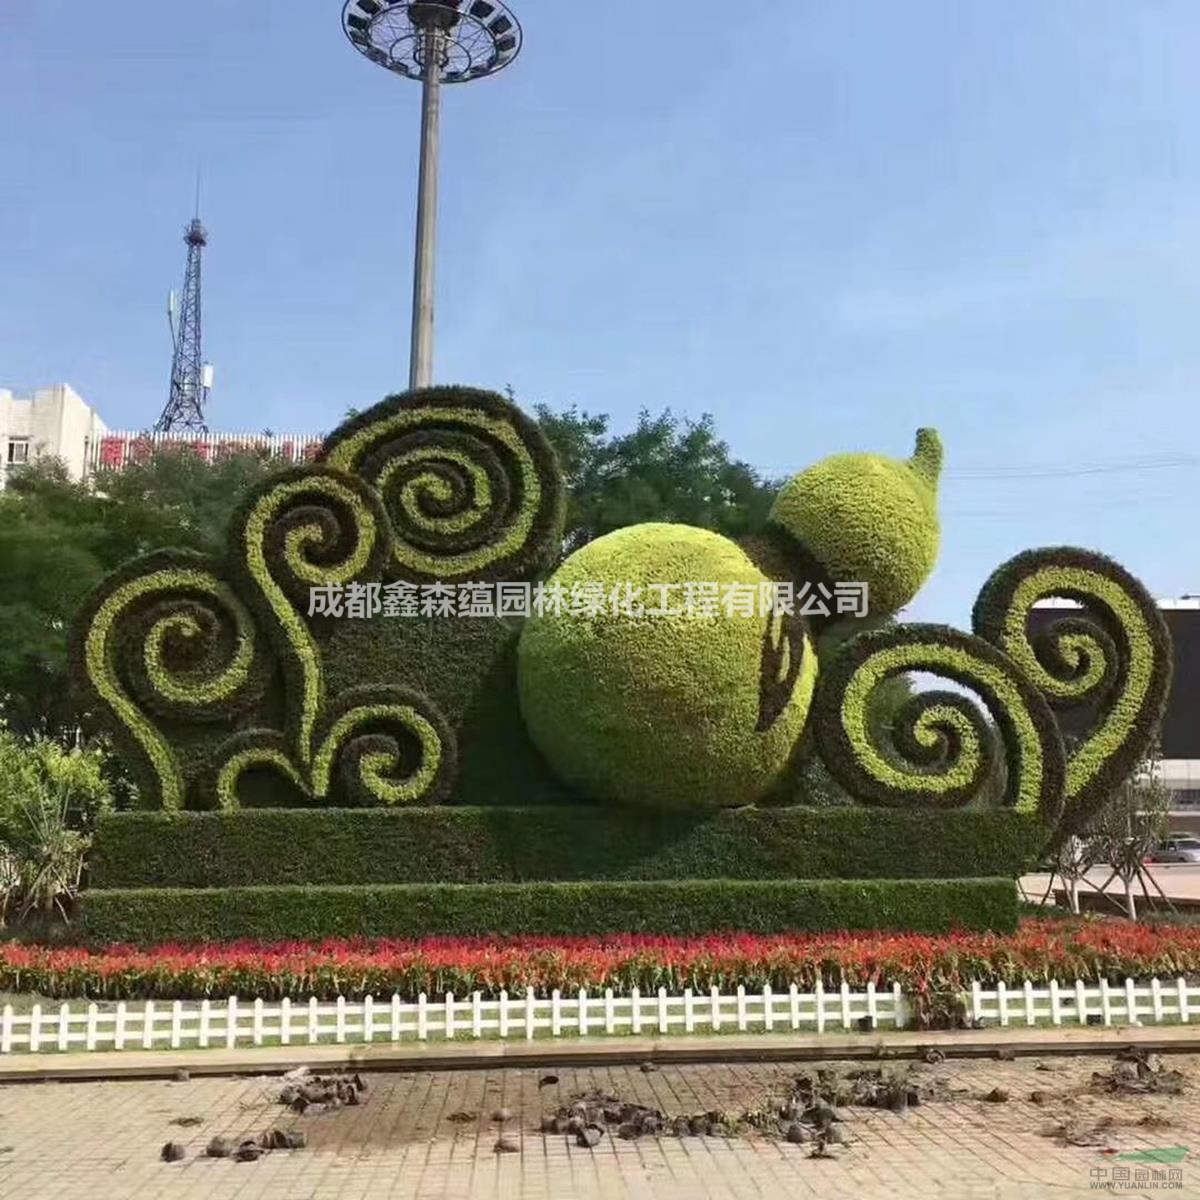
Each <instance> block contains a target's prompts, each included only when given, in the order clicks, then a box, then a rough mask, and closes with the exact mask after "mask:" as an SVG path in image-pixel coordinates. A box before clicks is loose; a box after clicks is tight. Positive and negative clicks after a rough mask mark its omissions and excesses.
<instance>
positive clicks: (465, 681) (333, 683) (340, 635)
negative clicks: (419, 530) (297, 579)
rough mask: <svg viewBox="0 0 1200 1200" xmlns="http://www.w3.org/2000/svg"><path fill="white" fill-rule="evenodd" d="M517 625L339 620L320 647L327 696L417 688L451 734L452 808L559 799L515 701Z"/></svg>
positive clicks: (559, 788) (562, 791) (562, 797)
mask: <svg viewBox="0 0 1200 1200" xmlns="http://www.w3.org/2000/svg"><path fill="white" fill-rule="evenodd" d="M519 625H520V623H519V621H511V622H510V621H505V620H497V619H494V618H478V619H476V618H469V617H432V616H430V617H382V616H380V617H375V618H373V619H371V620H369V621H341V622H339V623H338V625H337V627H336V629H335V630H334V632H333V635H332V637H331V638H330V639H329V641H328V642H327V643H326V644H325V646H324V649H323V653H324V657H325V661H326V663H327V664H328V673H327V679H328V685H329V690H330V692H331V694H333V695H337V694H338V693H339V692H341V691H342V690H343V689H344V688H347V687H353V686H354V685H356V684H359V683H368V682H387V681H390V682H394V683H398V684H402V685H404V686H407V687H413V688H419V689H420V690H421V691H422V692H423V693H424V694H425V695H426V696H427V697H428V698H429V700H430V702H431V703H433V704H435V705H436V706H437V707H438V708H439V709H440V710H441V712H442V713H443V714H444V716H445V718H446V720H447V722H448V723H449V724H450V725H451V726H452V727H453V728H454V729H455V730H456V733H457V739H458V782H457V784H456V785H455V787H454V792H453V794H452V796H451V797H450V798H449V802H450V803H452V804H466V805H471V804H555V803H563V802H566V801H567V800H568V799H570V796H569V793H568V792H567V790H566V788H565V787H564V786H563V785H562V784H561V783H560V782H559V781H558V780H556V779H555V778H554V776H553V775H552V774H551V772H550V769H549V767H547V766H546V764H545V762H544V761H543V760H542V758H541V756H540V755H539V754H538V753H537V751H536V750H535V749H534V746H533V744H532V742H531V741H530V740H529V735H528V734H527V733H526V732H525V726H524V724H523V722H522V721H521V713H520V710H519V708H518V707H517V704H516V695H517V680H516V669H517V668H516V649H517V639H518V637H519V636H520V628H519Z"/></svg>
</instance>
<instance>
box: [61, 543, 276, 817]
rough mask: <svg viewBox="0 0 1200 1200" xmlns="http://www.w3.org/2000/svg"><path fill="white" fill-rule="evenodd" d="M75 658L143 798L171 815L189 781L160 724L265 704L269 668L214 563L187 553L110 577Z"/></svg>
mask: <svg viewBox="0 0 1200 1200" xmlns="http://www.w3.org/2000/svg"><path fill="white" fill-rule="evenodd" d="M71 653H72V659H73V661H74V667H75V676H76V679H77V680H78V681H79V682H80V683H81V684H82V686H83V689H84V694H85V698H86V699H87V700H90V701H91V702H98V703H99V704H100V705H101V706H103V708H104V709H105V710H106V711H107V712H108V713H109V714H110V716H111V718H112V721H111V724H112V726H113V729H114V732H115V733H116V735H117V737H118V739H119V740H120V742H121V744H122V745H123V746H125V747H126V748H127V749H128V750H130V751H131V752H132V755H133V761H134V763H136V764H140V765H141V768H142V769H141V770H140V771H139V774H140V775H141V778H142V784H143V791H144V792H145V794H146V795H147V797H148V798H157V799H158V800H159V801H160V802H161V804H162V807H164V808H167V809H178V808H182V807H183V806H184V803H185V797H186V792H187V784H186V780H185V777H184V773H183V771H182V770H181V769H180V765H179V761H178V759H177V756H176V754H175V753H174V751H173V749H172V746H171V739H170V737H169V736H168V734H167V733H165V732H164V730H163V728H162V726H163V725H164V724H166V723H176V722H183V723H192V722H216V721H228V720H231V719H232V718H234V717H235V716H236V715H237V714H238V713H241V712H244V711H246V710H248V709H250V708H252V707H253V706H254V705H255V704H257V703H258V702H259V700H260V699H261V698H262V695H263V692H264V691H265V689H266V687H267V684H268V682H269V679H270V674H271V669H272V661H271V659H270V656H269V655H268V654H267V653H266V651H265V647H264V646H263V645H262V644H261V641H260V639H259V638H258V637H257V635H256V631H255V624H254V620H253V618H252V616H251V614H250V612H249V611H248V609H247V608H246V606H245V605H244V604H243V603H242V601H241V600H240V599H239V598H238V596H237V595H236V594H235V593H234V591H233V589H232V588H231V587H230V586H229V584H228V583H227V582H226V581H225V580H224V579H222V578H221V576H220V574H219V573H218V567H217V564H215V563H213V562H212V561H211V560H209V559H207V558H204V557H202V556H200V555H194V554H187V553H184V552H182V551H160V552H157V553H155V554H150V555H147V556H145V557H143V558H139V559H135V560H133V561H132V562H130V563H128V564H127V565H126V566H125V567H124V568H122V569H121V570H120V571H117V572H115V573H114V574H113V575H110V576H109V577H108V579H106V580H105V581H104V583H103V584H102V585H101V586H100V587H99V588H98V589H97V590H96V591H95V592H94V593H93V595H92V596H91V597H90V598H89V600H88V602H87V603H86V605H85V606H84V609H83V611H82V612H81V614H80V616H79V619H78V621H77V622H76V625H75V627H74V630H73V636H72V649H71Z"/></svg>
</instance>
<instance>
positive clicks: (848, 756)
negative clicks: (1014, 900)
mask: <svg viewBox="0 0 1200 1200" xmlns="http://www.w3.org/2000/svg"><path fill="white" fill-rule="evenodd" d="M910 671H920V672H928V673H931V674H934V675H937V676H939V677H941V678H945V679H950V680H953V681H954V682H955V683H958V684H960V685H962V686H963V687H966V688H969V689H971V690H972V691H973V692H975V693H976V694H977V695H978V696H979V697H980V698H981V699H982V701H983V703H984V705H985V707H986V708H987V710H988V712H989V714H990V715H991V718H992V720H993V721H994V722H995V726H996V728H997V730H998V731H999V734H1000V740H1001V743H1002V745H1003V747H1004V752H1005V761H1006V764H1007V768H1008V771H1007V785H1006V792H1005V797H1004V800H1005V803H1006V804H1007V805H1009V806H1012V807H1014V808H1016V809H1018V810H1021V811H1025V812H1031V813H1037V814H1038V815H1039V817H1040V818H1041V820H1042V822H1043V823H1044V824H1045V825H1046V826H1047V827H1050V826H1052V825H1053V823H1054V822H1055V821H1056V820H1057V819H1058V815H1059V813H1060V811H1061V807H1062V787H1063V776H1064V771H1065V763H1064V754H1063V746H1062V739H1061V738H1060V736H1059V733H1058V728H1057V725H1056V724H1055V721H1054V716H1053V714H1052V713H1051V711H1050V708H1049V706H1048V705H1047V704H1046V702H1045V700H1044V699H1043V698H1042V696H1041V694H1040V692H1038V690H1037V688H1036V687H1034V685H1033V684H1032V683H1031V682H1030V681H1029V680H1028V679H1027V678H1026V677H1025V676H1024V674H1023V673H1022V672H1021V671H1020V670H1019V669H1018V668H1017V667H1016V666H1015V665H1014V664H1013V663H1012V662H1011V661H1010V660H1009V659H1008V658H1007V657H1006V656H1005V655H1004V654H1002V653H1001V652H1000V651H999V650H997V649H996V648H995V647H994V646H993V645H991V644H990V643H989V642H986V641H984V640H983V639H981V638H977V637H972V636H971V635H970V634H966V633H960V632H959V631H958V630H955V629H950V628H948V627H946V626H942V625H899V626H895V627H893V628H890V629H883V630H878V631H874V632H871V633H863V634H859V635H858V636H857V637H853V638H851V639H850V640H849V641H848V642H846V644H845V645H844V646H842V647H841V648H840V649H839V651H838V652H837V653H836V654H835V655H834V656H833V657H832V659H831V660H828V661H823V662H822V663H821V679H820V683H819V685H818V688H817V695H816V698H815V700H814V702H813V726H814V730H815V733H816V737H817V742H818V745H819V747H820V752H821V756H822V758H823V760H824V761H825V764H826V765H827V766H828V768H829V770H830V772H831V773H832V774H833V775H834V777H835V778H836V779H837V780H838V782H839V783H841V785H842V786H843V787H844V788H845V789H846V790H847V791H848V792H849V793H850V794H851V795H853V796H855V797H857V798H858V799H859V800H862V801H863V802H865V803H868V804H883V805H893V806H933V807H959V806H963V805H966V804H968V803H969V802H970V801H971V800H972V798H974V797H975V796H976V795H977V794H978V792H979V790H980V787H981V786H982V784H983V782H984V780H985V779H986V778H987V776H988V773H989V771H990V770H991V767H992V761H991V755H992V749H991V747H992V745H993V738H992V737H991V736H990V732H991V731H990V729H989V728H988V726H987V724H986V722H985V719H984V716H983V714H982V713H981V712H980V711H979V709H978V707H977V706H976V705H975V704H974V703H972V702H971V701H970V700H969V699H968V698H967V697H965V696H963V695H960V694H957V693H954V692H945V691H931V692H924V693H919V694H918V695H916V696H914V697H913V699H912V700H910V701H909V702H908V703H907V704H906V705H905V706H904V707H903V708H902V709H901V711H900V712H899V713H898V714H897V717H896V720H895V723H894V728H893V730H892V731H891V744H890V745H877V744H876V743H875V737H874V733H873V731H872V728H871V723H870V721H869V719H868V717H869V700H870V697H871V694H872V692H873V691H874V690H875V689H876V688H877V687H878V686H879V685H880V684H881V683H882V682H883V681H884V680H886V679H889V678H891V677H892V676H896V675H902V674H905V673H907V672H910Z"/></svg>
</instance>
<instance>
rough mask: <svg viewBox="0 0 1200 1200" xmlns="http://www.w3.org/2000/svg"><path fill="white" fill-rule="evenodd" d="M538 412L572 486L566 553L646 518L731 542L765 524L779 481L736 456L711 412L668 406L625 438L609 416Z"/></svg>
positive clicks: (643, 418)
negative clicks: (684, 413) (682, 414)
mask: <svg viewBox="0 0 1200 1200" xmlns="http://www.w3.org/2000/svg"><path fill="white" fill-rule="evenodd" d="M534 411H535V413H536V416H537V420H538V423H539V425H540V426H541V428H542V431H543V432H544V433H545V435H546V437H547V439H548V440H549V441H550V443H551V445H553V446H554V449H555V451H556V453H557V454H558V459H559V464H560V466H561V467H562V470H563V475H564V477H565V479H566V483H567V491H568V501H567V522H566V531H565V534H564V552H565V553H567V554H569V553H571V552H572V551H573V550H578V549H579V547H580V546H583V545H586V544H587V543H588V542H590V541H592V540H593V539H595V538H598V537H601V536H603V535H604V534H606V533H611V532H612V531H613V530H614V529H621V528H623V527H624V526H626V525H636V524H639V523H640V522H643V521H673V522H678V523H680V524H684V525H697V526H699V527H701V528H703V529H712V530H714V531H715V532H717V533H723V534H725V535H726V536H727V537H731V538H738V537H741V536H742V535H744V534H748V533H755V532H757V531H759V530H760V529H762V528H763V526H764V525H765V524H766V520H767V513H768V512H769V510H770V507H771V502H772V501H773V499H774V497H775V492H776V490H777V487H778V482H777V481H773V480H769V479H766V478H764V477H763V476H762V475H760V474H759V473H758V472H757V471H756V470H755V469H754V468H753V467H751V466H750V465H749V464H747V463H745V462H742V461H741V460H739V459H735V458H733V457H731V454H730V450H729V447H728V445H726V443H725V442H723V441H721V439H720V438H718V437H717V434H716V427H715V425H714V423H713V419H712V417H711V416H710V415H708V414H705V415H704V416H702V417H701V418H700V419H699V420H698V421H692V420H688V419H681V418H679V417H677V416H675V415H674V414H673V413H672V412H671V411H670V409H667V410H665V411H664V412H662V413H660V414H659V415H658V416H651V414H650V413H649V412H648V411H646V410H643V411H642V412H641V413H640V414H639V416H638V423H637V426H636V427H635V428H634V429H633V430H632V431H631V432H630V433H627V434H621V435H614V434H610V432H609V418H608V417H607V416H606V415H603V414H601V415H597V414H594V413H589V412H580V411H579V410H578V409H576V408H570V409H567V410H565V411H563V412H555V411H553V410H551V409H549V408H547V407H546V406H545V405H543V404H539V405H537V407H536V408H535V410H534Z"/></svg>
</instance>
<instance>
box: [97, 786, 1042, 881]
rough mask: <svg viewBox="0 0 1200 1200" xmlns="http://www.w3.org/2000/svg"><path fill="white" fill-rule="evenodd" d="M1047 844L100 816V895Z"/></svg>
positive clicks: (845, 858) (773, 862) (950, 861)
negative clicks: (134, 889) (130, 889)
mask: <svg viewBox="0 0 1200 1200" xmlns="http://www.w3.org/2000/svg"><path fill="white" fill-rule="evenodd" d="M1043 838H1044V833H1043V831H1042V830H1041V827H1040V825H1039V823H1038V821H1037V820H1036V818H1034V817H1032V816H1029V815H1028V814H1025V813H1019V812H1014V811H1012V810H1011V809H991V810H983V811H978V812H964V811H951V812H931V811H928V810H914V811H905V810H900V809H895V810H891V809H888V810H878V811H877V810H869V809H864V808H861V807H859V808H835V809H811V808H776V809H752V808H746V809H734V810H727V811H720V812H717V813H715V814H713V815H711V816H702V815H691V814H685V813H657V812H654V811H644V810H641V809H623V808H611V809H610V808H599V807H593V806H584V805H571V806H553V807H539V808H509V807H491V808H454V807H450V808H444V807H443V808H408V809H379V808H372V809H361V810H354V811H351V810H339V809H308V810H304V811H295V810H286V809H285V810H264V809H258V810H251V811H242V812H239V813H221V812H212V813H180V814H173V815H172V814H165V813H122V814H117V815H114V816H110V817H107V818H105V819H104V820H103V821H102V822H101V823H100V828H99V831H98V833H97V835H96V844H95V850H94V852H93V857H92V877H91V883H92V887H93V888H113V887H116V888H121V887H168V886H174V887H245V886H251V885H257V884H283V883H312V884H332V883H345V882H347V881H349V880H353V881H355V882H357V883H437V882H444V883H489V882H497V883H499V882H519V881H521V880H531V879H542V880H556V879H557V880H580V879H607V880H620V879H703V878H726V879H789V878H790V879H837V878H852V877H853V878H860V879H876V878H884V879H886V878H890V877H906V878H911V879H924V878H930V879H932V878H948V877H955V876H971V875H988V876H992V875H996V876H998V875H1007V876H1009V877H1010V878H1011V877H1015V876H1017V875H1020V874H1021V873H1022V872H1023V871H1024V870H1026V869H1027V868H1028V867H1029V866H1030V864H1031V863H1032V861H1033V858H1034V856H1035V854H1036V852H1037V850H1038V848H1039V846H1040V845H1041V842H1042V840H1043Z"/></svg>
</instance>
